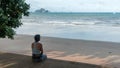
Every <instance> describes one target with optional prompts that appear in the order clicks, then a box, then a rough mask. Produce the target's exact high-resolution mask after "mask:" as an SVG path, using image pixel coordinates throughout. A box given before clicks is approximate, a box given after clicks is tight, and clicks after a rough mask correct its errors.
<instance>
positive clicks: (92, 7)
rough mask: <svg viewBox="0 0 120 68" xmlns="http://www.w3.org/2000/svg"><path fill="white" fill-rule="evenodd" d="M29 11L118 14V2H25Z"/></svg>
mask: <svg viewBox="0 0 120 68" xmlns="http://www.w3.org/2000/svg"><path fill="white" fill-rule="evenodd" d="M26 2H27V3H28V4H30V6H31V8H30V11H35V10H36V9H40V8H45V9H47V10H49V11H51V12H120V0H26Z"/></svg>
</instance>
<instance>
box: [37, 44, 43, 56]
mask: <svg viewBox="0 0 120 68" xmlns="http://www.w3.org/2000/svg"><path fill="white" fill-rule="evenodd" d="M38 48H39V50H40V51H41V55H42V54H43V47H42V44H41V43H39V46H38Z"/></svg>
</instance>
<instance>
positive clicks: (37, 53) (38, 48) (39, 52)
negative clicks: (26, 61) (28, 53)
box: [31, 34, 47, 62]
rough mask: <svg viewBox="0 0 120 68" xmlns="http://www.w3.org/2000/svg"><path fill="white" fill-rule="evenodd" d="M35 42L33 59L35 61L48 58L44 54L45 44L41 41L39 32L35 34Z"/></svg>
mask: <svg viewBox="0 0 120 68" xmlns="http://www.w3.org/2000/svg"><path fill="white" fill-rule="evenodd" d="M34 40H35V42H33V43H32V45H31V47H32V59H33V61H36V62H39V61H43V60H45V59H47V56H46V55H44V54H43V46H42V44H41V43H40V42H39V41H40V35H39V34H37V35H35V36H34Z"/></svg>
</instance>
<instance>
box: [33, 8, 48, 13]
mask: <svg viewBox="0 0 120 68" xmlns="http://www.w3.org/2000/svg"><path fill="white" fill-rule="evenodd" d="M48 12H50V11H49V10H46V9H44V8H41V9H38V10H35V13H48Z"/></svg>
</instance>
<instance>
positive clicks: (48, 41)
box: [0, 35, 120, 68]
mask: <svg viewBox="0 0 120 68" xmlns="http://www.w3.org/2000/svg"><path fill="white" fill-rule="evenodd" d="M33 41H34V40H33V36H32V35H16V36H15V39H14V40H10V39H0V52H7V53H15V54H21V55H29V56H31V46H30V45H31V43H32V42H33ZM41 42H42V43H43V47H44V52H45V53H46V54H47V56H48V58H52V59H57V60H65V61H72V62H79V63H88V64H94V65H103V66H108V67H109V66H110V67H118V68H119V67H120V66H119V64H120V61H119V59H120V54H119V52H120V43H113V42H103V41H91V40H76V39H65V38H54V37H44V36H42V37H41Z"/></svg>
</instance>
